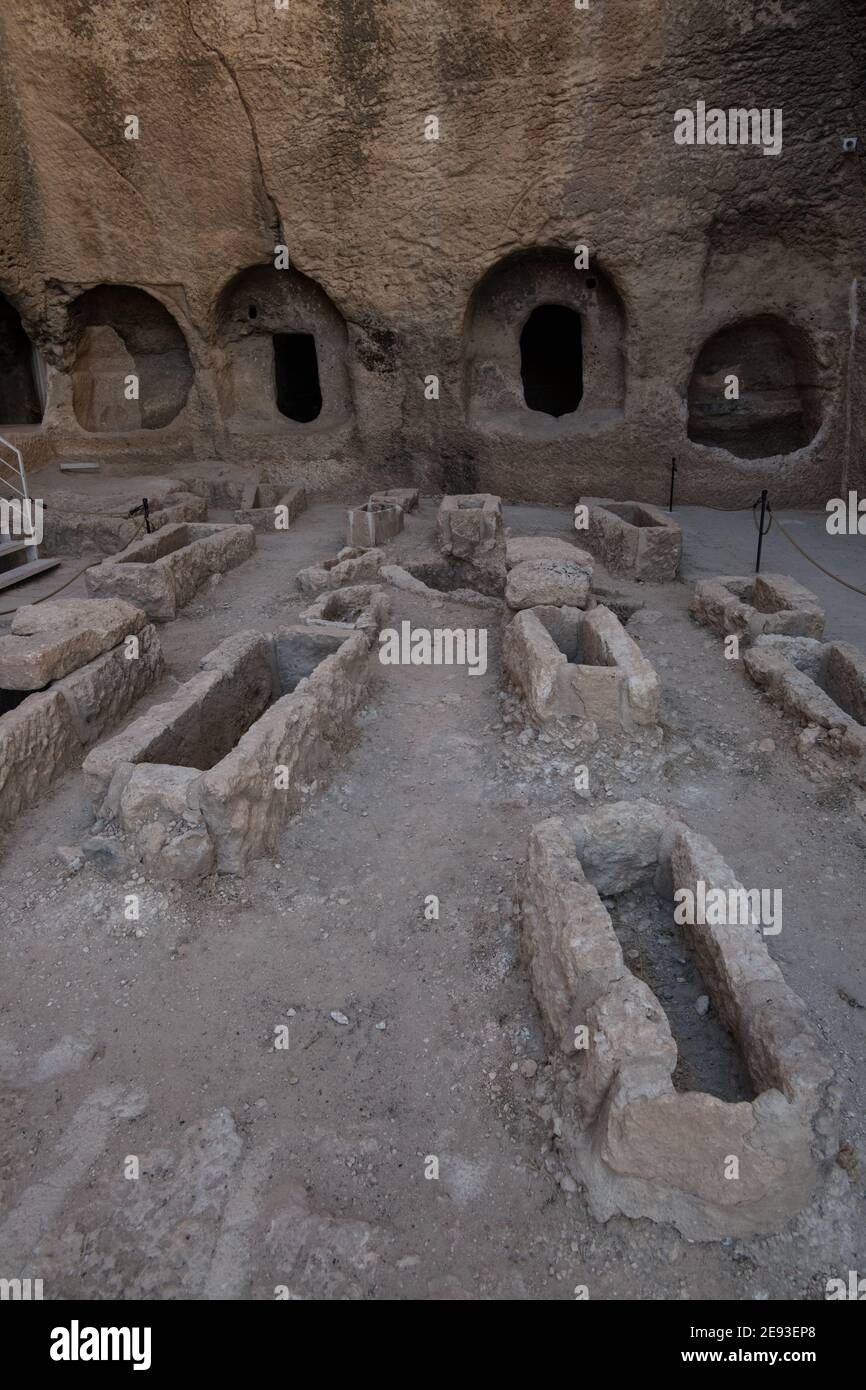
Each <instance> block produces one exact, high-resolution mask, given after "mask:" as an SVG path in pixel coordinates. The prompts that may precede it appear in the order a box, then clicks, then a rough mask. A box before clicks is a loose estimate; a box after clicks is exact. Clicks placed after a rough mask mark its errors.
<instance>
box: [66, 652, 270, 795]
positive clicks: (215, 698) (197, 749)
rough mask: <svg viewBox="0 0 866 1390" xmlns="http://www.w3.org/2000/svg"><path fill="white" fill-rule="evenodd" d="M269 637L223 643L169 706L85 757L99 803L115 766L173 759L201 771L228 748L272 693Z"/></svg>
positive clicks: (86, 773) (91, 789) (155, 710)
mask: <svg viewBox="0 0 866 1390" xmlns="http://www.w3.org/2000/svg"><path fill="white" fill-rule="evenodd" d="M272 662H273V655H272V650H271V644H270V641H269V640H268V639H267V638H266V637H264V636H263V635H262V634H261V633H258V632H240V633H237V634H236V635H235V636H234V637H229V638H227V639H226V641H225V642H222V643H220V645H219V646H218V647H216V648H215V649H214V651H212V652H210V653H209V654H208V656H206V657H205V658H204V659H203V661H202V663H201V670H200V671H199V672H198V673H197V674H196V675H195V676H193V677H192V679H191V680H188V681H187V682H186V683H185V684H184V685H182V686H181V687H180V689H179V690H178V691H177V692H176V694H175V695H174V696H173V697H172V698H171V699H170V700H169V701H167V702H166V703H165V704H160V705H154V706H153V707H152V708H151V709H149V710H148V711H147V713H146V714H143V715H141V716H140V718H138V719H136V720H135V721H134V722H133V723H132V724H130V725H128V726H127V728H125V729H124V730H122V732H120V733H119V734H116V735H115V736H114V738H111V739H107V740H106V741H105V742H104V743H101V744H99V745H98V746H97V747H96V748H94V749H93V750H92V751H91V752H90V753H89V754H88V756H87V758H86V759H85V761H84V779H85V784H86V786H87V789H88V792H89V793H90V796H91V798H92V799H93V801H94V802H95V803H96V805H97V806H98V805H99V804H100V803H101V802H102V800H103V799H104V797H105V795H106V793H107V791H108V788H109V784H110V782H111V780H112V776H113V775H114V772H115V769H116V768H118V767H120V766H122V765H123V764H128V763H164V762H172V763H175V764H178V765H181V766H185V767H193V768H195V767H198V768H199V769H200V770H202V769H203V768H204V767H207V766H210V764H211V763H212V762H213V761H215V760H216V759H217V758H219V757H221V756H222V755H223V754H224V753H225V752H227V751H228V750H229V749H230V748H231V747H233V746H234V744H235V743H236V742H237V740H238V738H239V737H240V735H241V733H242V731H243V729H244V728H245V727H246V726H247V724H249V722H250V720H251V719H255V718H256V716H257V715H258V714H259V713H261V712H262V710H264V709H265V707H266V706H267V704H268V701H269V700H270V698H271V695H272V692H273V680H274V675H273V665H272Z"/></svg>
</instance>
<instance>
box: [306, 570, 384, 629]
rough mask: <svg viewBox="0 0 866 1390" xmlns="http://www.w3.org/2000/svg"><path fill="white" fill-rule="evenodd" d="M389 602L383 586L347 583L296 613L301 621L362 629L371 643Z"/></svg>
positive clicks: (323, 625) (322, 625) (329, 626)
mask: <svg viewBox="0 0 866 1390" xmlns="http://www.w3.org/2000/svg"><path fill="white" fill-rule="evenodd" d="M390 611H391V603H390V599H389V597H388V593H387V590H386V589H383V588H382V587H381V586H377V585H370V584H356V585H350V586H349V587H347V588H343V589H335V590H333V591H330V592H327V593H324V594H322V595H321V596H320V597H319V598H317V599H316V601H315V603H313V604H311V605H310V607H309V608H305V609H304V610H303V612H302V613H301V614H300V615H299V616H300V619H301V622H304V623H311V624H313V625H315V626H320V627H325V628H332V629H335V630H336V629H340V628H354V629H357V630H358V631H361V632H364V633H366V635H367V639H368V641H369V642H370V643H372V641H373V639H374V638H375V636H376V633H377V632H378V631H379V629H380V627H381V626H382V624H383V622H384V621H385V619H386V618H387V617H388V614H389V613H390Z"/></svg>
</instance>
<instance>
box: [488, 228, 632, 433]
mask: <svg viewBox="0 0 866 1390" xmlns="http://www.w3.org/2000/svg"><path fill="white" fill-rule="evenodd" d="M625 333H626V316H625V309H624V307H623V304H622V301H621V299H620V297H619V295H618V293H617V291H616V289H615V287H614V285H613V282H612V281H611V279H610V277H609V276H608V275H606V274H605V273H604V271H603V270H601V269H600V268H599V267H598V266H596V265H594V264H593V265H591V267H590V269H588V270H576V269H575V265H574V256H573V254H572V252H570V251H563V250H561V249H559V248H554V247H539V248H536V249H533V250H531V251H521V252H518V253H517V254H515V255H513V256H509V257H507V259H506V260H504V261H500V262H499V264H498V265H495V266H493V267H492V269H490V270H489V271H488V272H487V273H486V275H485V276H484V277H483V279H482V280H481V281H480V282H479V283H478V285H477V286H476V287H475V289H474V290H473V292H472V297H471V299H470V303H469V308H468V311H467V314H466V319H465V323H464V335H463V391H464V406H465V410H466V415H467V419H468V420H469V422H470V423H471V424H472V425H474V426H476V427H477V428H479V429H486V430H494V431H497V432H506V433H514V434H523V435H527V436H529V437H537V438H546V437H553V436H559V435H562V434H568V433H572V432H573V433H582V432H586V431H588V430H591V429H593V428H594V427H596V426H599V425H604V424H607V423H610V422H611V421H613V420H616V419H618V418H619V417H620V416H621V415H622V412H623V409H624V406H625Z"/></svg>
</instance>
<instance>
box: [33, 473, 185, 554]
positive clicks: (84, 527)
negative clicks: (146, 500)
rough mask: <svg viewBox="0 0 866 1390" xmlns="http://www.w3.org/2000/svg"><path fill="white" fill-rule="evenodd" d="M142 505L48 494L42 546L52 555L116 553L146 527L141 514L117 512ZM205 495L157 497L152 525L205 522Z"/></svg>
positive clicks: (154, 528) (176, 493)
mask: <svg viewBox="0 0 866 1390" xmlns="http://www.w3.org/2000/svg"><path fill="white" fill-rule="evenodd" d="M140 505H141V498H136V497H128V498H126V499H124V500H123V501H109V502H106V503H104V504H99V503H98V502H96V503H94V500H93V499H92V498H89V497H78V498H76V497H70V499H69V501H68V502H66V501H64V500H63V499H62V498H61V497H49V498H48V499H47V502H46V506H45V510H44V512H43V516H42V521H43V546H44V549H45V551H46V553H48V554H50V555H76V556H77V555H87V554H95V555H106V556H107V555H114V554H116V553H117V551H118V550H122V549H123V548H124V546H127V545H130V544H131V543H132V541H133V540H134V539H136V538H137V536H138V533H139V532H140V531H142V530H143V529H144V518H143V517H142V516H136V517H128V516H125V515H117V513H124V512H127V511H129V510H131V509H132V508H133V507H138V506H140ZM206 519H207V503H206V501H205V500H204V498H203V497H198V496H196V495H195V494H194V493H191V492H183V491H181V490H179V489H178V490H177V491H174V492H170V493H168V494H166V495H165V496H158V497H156V498H154V500H153V502H152V503H151V506H150V526H151V530H152V531H158V530H160V529H161V528H162V527H163V526H170V525H173V524H175V523H177V522H182V521H205V520H206Z"/></svg>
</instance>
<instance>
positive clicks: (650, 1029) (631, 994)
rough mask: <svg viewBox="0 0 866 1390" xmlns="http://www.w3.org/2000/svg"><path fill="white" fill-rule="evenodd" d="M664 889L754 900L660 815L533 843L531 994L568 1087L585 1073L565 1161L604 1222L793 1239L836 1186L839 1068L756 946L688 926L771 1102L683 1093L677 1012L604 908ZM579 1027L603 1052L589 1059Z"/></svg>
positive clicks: (629, 816) (590, 826)
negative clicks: (637, 967) (642, 971)
mask: <svg viewBox="0 0 866 1390" xmlns="http://www.w3.org/2000/svg"><path fill="white" fill-rule="evenodd" d="M606 856H607V857H606ZM664 859H668V861H669V863H668V867H667V869H665V866H664V864H663V862H662V861H663V860H664ZM585 871H586V872H585ZM653 879H655V881H656V882H662V883H664V884H665V885H666V891H672V890H673V888H674V886H676V887H677V888H680V887H690V888H691V889H692V891H694V889H695V887H696V885H697V883H698V882H702V883H704V884H705V885H706V887H707V888H708V889H709V888H712V887H714V886H715V887H724V888H732V887H739V886H740V885H738V884H737V880H736V878H735V877H734V875H733V873H732V871H731V870H730V868H729V867H728V866H727V864H725V862H724V861H723V860H722V859H721V857H720V855H719V854H718V852H717V851H716V850H715V848H714V847H713V846H712V845H711V844H710V843H709V842H708V841H706V840H704V839H703V838H702V837H700V836H697V835H695V834H693V832H692V831H690V830H689V829H688V827H686V826H684V825H682V824H681V823H677V821H676V818H675V817H674V815H673V813H672V812H670V811H666V810H664V808H661V807H656V806H653V805H652V803H649V802H642V803H635V804H631V803H618V804H615V805H612V806H605V807H603V808H601V809H600V810H599V811H595V812H593V813H591V814H590V815H587V816H584V817H579V818H578V820H577V821H576V822H575V824H574V826H568V827H566V826H565V825H564V824H563V822H562V821H560V820H551V821H545V822H543V823H542V824H541V825H537V826H535V827H534V828H533V830H532V832H531V835H530V844H529V859H528V863H527V869H526V873H525V875H524V878H523V883H522V890H521V917H522V922H523V935H524V944H525V949H526V952H527V956H528V959H529V965H530V976H531V980H532V986H533V991H534V993H535V995H536V998H537V999H538V1002H539V1005H540V1008H541V1011H542V1017H543V1019H544V1021H545V1024H546V1026H547V1028H548V1030H549V1031H550V1033H551V1034H552V1036H553V1038H554V1039H555V1040H556V1042H557V1043H558V1046H559V1047H560V1049H561V1050H562V1052H563V1054H564V1058H565V1060H566V1061H567V1062H568V1064H569V1065H568V1068H567V1070H566V1071H565V1072H564V1073H563V1072H562V1070H560V1076H561V1077H565V1076H567V1075H568V1072H569V1071H570V1072H571V1073H572V1079H571V1080H568V1081H563V1088H564V1089H563V1100H564V1101H569V1100H570V1103H571V1105H572V1106H574V1107H576V1109H577V1113H576V1114H574V1113H569V1111H568V1109H567V1107H566V1106H563V1117H562V1122H561V1125H562V1138H561V1143H562V1146H563V1149H564V1152H565V1154H566V1156H567V1159H568V1162H569V1164H570V1166H571V1167H572V1169H573V1171H574V1174H575V1177H576V1178H578V1179H579V1180H580V1181H581V1182H582V1183H583V1185H584V1187H585V1189H586V1192H587V1196H588V1199H589V1203H590V1207H591V1209H592V1211H593V1212H594V1213H595V1214H596V1215H597V1216H598V1217H599V1218H600V1219H602V1220H607V1219H608V1218H609V1217H610V1216H611V1215H613V1214H614V1213H616V1212H622V1213H624V1214H626V1215H629V1216H634V1217H640V1216H645V1217H646V1216H648V1217H651V1218H652V1219H654V1220H657V1221H667V1222H671V1223H672V1224H674V1225H675V1226H677V1227H678V1229H679V1230H680V1231H681V1232H682V1233H683V1234H684V1235H686V1236H688V1237H689V1238H690V1239H720V1238H722V1237H726V1236H729V1235H731V1234H749V1233H756V1232H766V1231H776V1230H779V1229H780V1228H781V1227H782V1226H784V1225H785V1224H786V1223H787V1222H788V1221H790V1220H791V1218H792V1217H793V1216H794V1215H796V1214H797V1213H798V1212H799V1211H801V1210H802V1209H803V1208H804V1207H805V1206H806V1205H807V1204H808V1203H809V1202H810V1201H811V1200H812V1198H813V1197H814V1196H815V1195H816V1194H817V1192H818V1190H819V1188H820V1184H821V1183H822V1181H825V1180H826V1178H827V1175H828V1173H829V1169H830V1165H831V1163H832V1160H833V1157H834V1154H835V1151H836V1147H837V1146H838V1126H839V1107H840V1094H839V1086H838V1082H837V1079H836V1076H835V1072H834V1069H833V1067H832V1064H831V1063H830V1061H829V1058H828V1057H827V1054H826V1050H825V1048H824V1046H823V1043H822V1040H821V1039H820V1037H819V1036H818V1034H817V1031H816V1030H815V1029H814V1028H813V1027H812V1024H811V1022H810V1020H809V1018H808V1015H807V1013H806V1009H805V1006H804V1004H803V1003H802V1001H801V1000H800V999H798V998H797V996H796V995H795V994H794V993H793V991H791V990H790V989H789V988H788V987H787V986H786V985H785V983H784V980H783V979H782V976H781V973H780V971H779V969H778V967H777V966H776V965H775V964H774V962H773V961H772V960H771V959H770V957H769V955H768V953H767V949H766V946H765V944H764V941H763V938H762V936H761V935H760V933H759V932H758V931H756V930H753V929H751V928H749V927H743V926H736V925H733V924H730V925H726V926H723V927H717V926H713V925H710V924H707V925H700V926H693V927H687V928H686V929H685V930H686V939H687V942H688V944H690V945H691V946H692V948H693V950H694V951H695V953H696V956H697V961H698V965H699V967H700V969H701V972H702V974H703V977H704V980H705V982H706V985H707V988H708V991H709V995H710V997H711V998H712V1002H713V1004H714V1005H715V1007H716V1008H717V1009H718V1011H719V1014H720V1016H721V1018H722V1020H723V1022H724V1023H725V1026H726V1027H727V1028H729V1030H730V1031H731V1032H732V1034H733V1035H734V1037H735V1038H736V1039H737V1041H738V1043H739V1045H740V1047H741V1049H742V1051H743V1056H744V1060H745V1062H746V1064H747V1066H748V1068H749V1071H750V1073H751V1076H752V1079H753V1081H754V1083H755V1085H756V1086H757V1087H758V1090H759V1094H758V1095H757V1096H756V1098H755V1099H754V1100H753V1101H740V1102H728V1101H723V1100H720V1099H719V1098H717V1097H715V1096H712V1095H707V1094H703V1093H701V1092H685V1093H682V1092H678V1091H675V1090H674V1088H673V1085H672V1083H671V1074H672V1071H673V1068H674V1065H675V1063H676V1057H677V1053H676V1047H675V1045H674V1042H673V1039H672V1037H671V1034H670V1029H669V1026H668V1023H667V1019H666V1018H665V1014H664V1010H663V1009H662V1006H661V1004H660V1003H659V1001H658V1000H657V998H656V997H655V995H654V994H653V993H652V991H651V990H649V988H648V987H647V986H646V985H645V984H644V983H643V982H641V981H638V980H636V979H634V978H633V977H632V976H631V975H630V973H629V972H628V970H627V967H626V965H625V961H624V959H623V956H622V951H621V949H620V946H619V942H618V940H617V938H616V935H615V932H614V930H613V926H612V923H611V921H610V918H609V916H608V914H607V912H606V911H605V909H604V906H603V904H602V902H601V900H600V898H599V897H598V891H602V892H605V893H609V894H610V893H615V892H619V891H623V890H626V889H631V888H633V887H634V886H635V885H636V884H639V883H644V884H648V883H649V882H651V881H653ZM579 1027H580V1028H585V1029H586V1030H587V1034H588V1044H589V1045H588V1048H586V1049H583V1048H578V1049H577V1051H576V1050H575V1047H574V1042H573V1038H574V1037H576V1036H577V1034H576V1032H575V1030H576V1029H578V1028H579ZM732 1158H735V1159H736V1160H737V1163H738V1165H739V1169H738V1174H737V1181H732V1180H731V1179H730V1163H731V1160H732Z"/></svg>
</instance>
